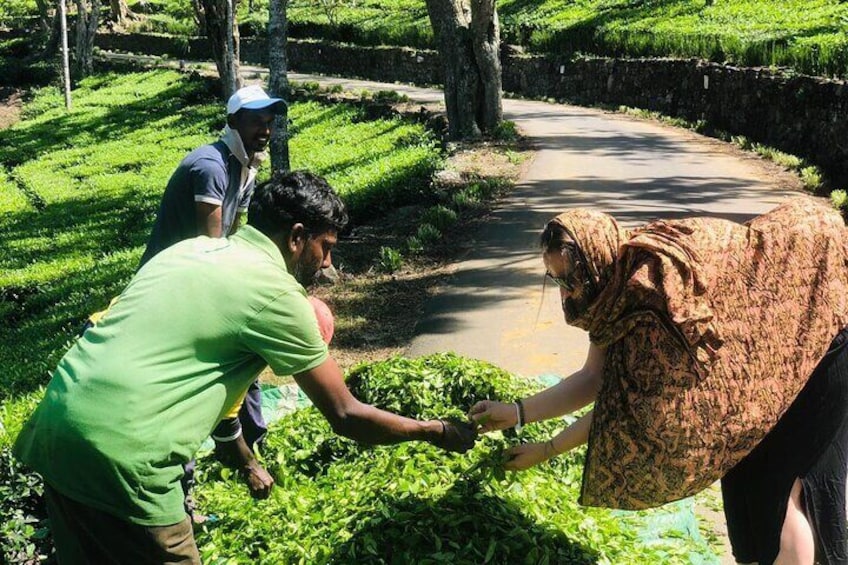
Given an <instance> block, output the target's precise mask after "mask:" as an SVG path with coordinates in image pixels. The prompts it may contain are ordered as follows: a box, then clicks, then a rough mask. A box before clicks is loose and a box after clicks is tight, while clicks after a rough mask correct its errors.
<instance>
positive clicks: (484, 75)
mask: <svg viewBox="0 0 848 565" xmlns="http://www.w3.org/2000/svg"><path fill="white" fill-rule="evenodd" d="M471 43H472V46H473V47H474V57H475V59H476V61H477V70H478V72H479V73H480V91H479V94H478V99H477V100H478V106H477V112H476V118H477V124H478V125H479V126H480V129H482V130H483V131H485V132H492V131H494V129H495V128H496V127H497V126H498V124H499V123H501V121H502V120H503V107H502V105H501V59H500V45H501V33H500V26H499V25H498V13H497V11H496V10H495V0H471Z"/></svg>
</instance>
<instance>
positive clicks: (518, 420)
mask: <svg viewBox="0 0 848 565" xmlns="http://www.w3.org/2000/svg"><path fill="white" fill-rule="evenodd" d="M523 428H524V403H523V402H522V401H521V399H518V400H517V401H516V402H515V433H517V434H520V433H521V430H522V429H523Z"/></svg>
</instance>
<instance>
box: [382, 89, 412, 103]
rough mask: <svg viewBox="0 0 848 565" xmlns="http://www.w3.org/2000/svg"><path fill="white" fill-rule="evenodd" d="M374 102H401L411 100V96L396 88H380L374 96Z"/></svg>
mask: <svg viewBox="0 0 848 565" xmlns="http://www.w3.org/2000/svg"><path fill="white" fill-rule="evenodd" d="M373 99H374V102H381V103H383V104H397V103H399V102H409V96H407V95H406V94H401V93H399V92H398V91H396V90H378V91H377V92H375V93H374V96H373Z"/></svg>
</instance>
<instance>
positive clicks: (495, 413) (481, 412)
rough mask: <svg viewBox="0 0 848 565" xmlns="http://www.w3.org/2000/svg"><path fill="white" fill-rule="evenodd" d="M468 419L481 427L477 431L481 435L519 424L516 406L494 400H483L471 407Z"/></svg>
mask: <svg viewBox="0 0 848 565" xmlns="http://www.w3.org/2000/svg"><path fill="white" fill-rule="evenodd" d="M468 417H469V418H471V420H473V421H474V423H475V424H477V425H478V426H479V428H478V429H477V431H478V432H479V433H481V434H485V433H488V432H495V431H498V430H505V429H506V428H511V427H513V426H515V424H517V423H518V413H517V412H516V410H515V404H512V403H506V402H495V401H494V400H481V401H480V402H478V403H477V404H475V405H474V406H472V407H471V410H469V411H468Z"/></svg>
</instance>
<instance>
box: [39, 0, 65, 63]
mask: <svg viewBox="0 0 848 565" xmlns="http://www.w3.org/2000/svg"><path fill="white" fill-rule="evenodd" d="M61 39H62V16H61V13H60V12H59V10H56V13H55V14H53V21H52V23H51V24H50V35H49V36H48V37H47V43H45V44H44V48H43V49H42V50H41V53H39V54H38V55H37V56H35V58H36V59H40V60H42V61H45V60H47V59H49V58H51V57H53V56H54V55H55V54H56V51H57V50H58V49H59V42H60V41H61Z"/></svg>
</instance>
